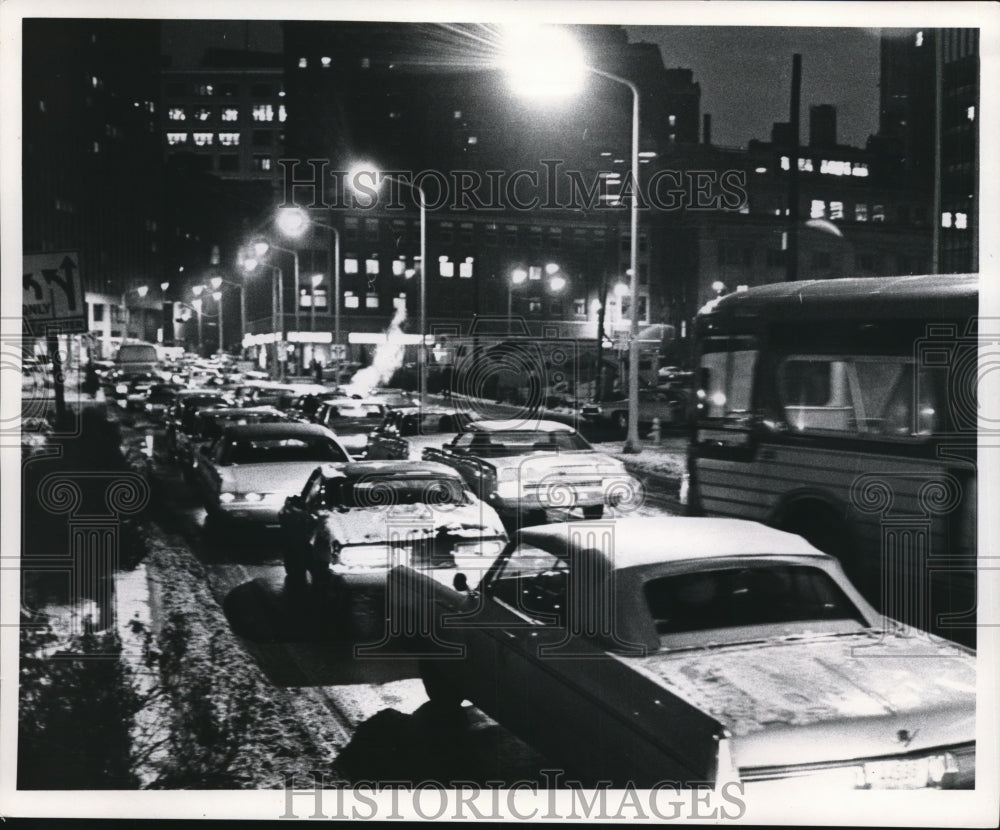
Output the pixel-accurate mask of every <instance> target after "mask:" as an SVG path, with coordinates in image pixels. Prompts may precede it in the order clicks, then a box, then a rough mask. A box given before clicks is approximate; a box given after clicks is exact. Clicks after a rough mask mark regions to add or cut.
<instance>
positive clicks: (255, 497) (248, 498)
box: [243, 493, 264, 502]
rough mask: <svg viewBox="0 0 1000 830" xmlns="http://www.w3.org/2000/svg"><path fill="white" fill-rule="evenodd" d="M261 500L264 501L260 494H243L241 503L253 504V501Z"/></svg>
mask: <svg viewBox="0 0 1000 830" xmlns="http://www.w3.org/2000/svg"><path fill="white" fill-rule="evenodd" d="M263 499H264V496H263V495H261V494H260V493H244V494H243V501H250V502H255V501H263Z"/></svg>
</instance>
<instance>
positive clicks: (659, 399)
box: [580, 387, 690, 435]
mask: <svg viewBox="0 0 1000 830" xmlns="http://www.w3.org/2000/svg"><path fill="white" fill-rule="evenodd" d="M689 400H690V397H689V395H688V393H687V390H685V389H682V388H679V387H671V388H668V389H640V390H639V401H638V402H639V426H640V427H649V426H651V425H652V424H653V419H654V418H658V419H659V420H660V425H661V426H664V427H668V426H677V425H680V424H683V423H684V422H685V419H686V417H687V407H688V401H689ZM628 408H629V401H628V398H627V397H623V398H615V399H614V400H610V401H601V402H600V403H590V404H585V405H584V406H582V407H581V408H580V415H581V416H582V417H583V419H584V420H585V421H586V422H587V423H590V424H592V425H594V426H598V427H600V426H610V427H611V428H613V429H614V430H615V431H616V432H617V433H618V434H620V435H625V434H626V433H627V432H628Z"/></svg>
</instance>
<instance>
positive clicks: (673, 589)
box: [644, 564, 865, 635]
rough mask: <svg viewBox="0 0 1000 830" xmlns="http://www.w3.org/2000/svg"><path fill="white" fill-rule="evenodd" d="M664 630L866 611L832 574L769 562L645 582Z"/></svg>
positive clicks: (847, 616) (853, 615) (846, 616)
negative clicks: (860, 607) (834, 579)
mask: <svg viewBox="0 0 1000 830" xmlns="http://www.w3.org/2000/svg"><path fill="white" fill-rule="evenodd" d="M644 592H645V596H646V603H647V606H648V609H649V613H650V614H651V615H652V617H653V620H654V621H655V623H656V630H657V632H658V633H659V634H661V635H663V634H676V633H682V632H688V631H707V630H711V629H719V628H735V627H743V626H758V625H768V624H774V623H799V622H812V621H824V620H849V621H854V622H858V623H860V624H861V625H865V619H864V616H863V615H862V614H861V612H860V611H859V610H858V608H857V607H856V606H855V605H854V603H852V602H851V601H850V600H849V599H848V598H847V596H845V594H844V592H843V591H841V589H840V587H839V586H838V585H837V584H836V583H835V582H834V581H833V579H831V578H830V576H829V575H828V574H827V573H825V572H824V571H822V570H821V569H819V568H814V567H810V566H806V565H785V564H767V565H759V566H756V567H749V568H727V569H721V570H711V571H699V572H696V573H685V574H675V575H671V576H664V577H659V578H657V579H652V580H650V581H649V582H647V583H646V584H645V586H644Z"/></svg>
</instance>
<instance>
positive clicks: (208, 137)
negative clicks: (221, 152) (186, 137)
mask: <svg viewBox="0 0 1000 830" xmlns="http://www.w3.org/2000/svg"><path fill="white" fill-rule="evenodd" d="M191 135H192V137H193V138H194V143H195V144H196V145H197V146H199V147H211V146H212V133H192V134H191Z"/></svg>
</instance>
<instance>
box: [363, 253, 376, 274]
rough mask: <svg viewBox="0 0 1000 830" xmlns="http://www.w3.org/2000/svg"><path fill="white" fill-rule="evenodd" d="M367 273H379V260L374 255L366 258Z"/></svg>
mask: <svg viewBox="0 0 1000 830" xmlns="http://www.w3.org/2000/svg"><path fill="white" fill-rule="evenodd" d="M365 273H366V274H376V275H377V274H378V260H377V259H375V258H374V257H369V258H368V259H366V260H365Z"/></svg>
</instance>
